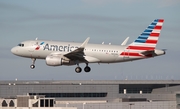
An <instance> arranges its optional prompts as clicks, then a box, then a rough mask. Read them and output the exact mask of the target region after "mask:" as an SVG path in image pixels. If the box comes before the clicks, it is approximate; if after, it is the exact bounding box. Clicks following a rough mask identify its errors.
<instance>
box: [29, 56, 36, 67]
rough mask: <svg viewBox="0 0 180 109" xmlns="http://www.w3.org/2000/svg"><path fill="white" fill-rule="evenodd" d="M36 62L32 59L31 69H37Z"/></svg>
mask: <svg viewBox="0 0 180 109" xmlns="http://www.w3.org/2000/svg"><path fill="white" fill-rule="evenodd" d="M35 61H36V58H32V65H30V68H31V69H34V68H35V65H34V64H35Z"/></svg>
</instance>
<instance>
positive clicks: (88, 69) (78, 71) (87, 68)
mask: <svg viewBox="0 0 180 109" xmlns="http://www.w3.org/2000/svg"><path fill="white" fill-rule="evenodd" d="M77 65H78V66H77V67H76V68H75V71H76V73H81V71H82V69H81V67H79V64H77ZM84 71H85V72H90V71H91V68H90V67H89V66H88V63H86V67H85V68H84Z"/></svg>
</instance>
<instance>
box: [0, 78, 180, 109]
mask: <svg viewBox="0 0 180 109" xmlns="http://www.w3.org/2000/svg"><path fill="white" fill-rule="evenodd" d="M23 108H24V109H33V108H34V109H38V108H43V109H45V108H47V109H51V108H58V109H180V81H179V80H81V81H79V80H76V81H74V80H70V81H68V80H59V81H58V80H56V81H54V80H46V81H34V80H33V81H19V80H16V81H0V109H23Z"/></svg>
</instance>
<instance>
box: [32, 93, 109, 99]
mask: <svg viewBox="0 0 180 109" xmlns="http://www.w3.org/2000/svg"><path fill="white" fill-rule="evenodd" d="M29 95H45V97H47V98H48V97H50V98H51V97H106V96H107V93H29Z"/></svg>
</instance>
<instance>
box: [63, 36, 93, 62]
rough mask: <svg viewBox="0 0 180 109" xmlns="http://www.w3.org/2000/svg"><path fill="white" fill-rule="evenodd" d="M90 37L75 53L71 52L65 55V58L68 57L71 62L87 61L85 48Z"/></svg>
mask: <svg viewBox="0 0 180 109" xmlns="http://www.w3.org/2000/svg"><path fill="white" fill-rule="evenodd" d="M89 39H90V38H89V37H88V38H87V39H86V40H85V41H84V42H83V43H82V44H81V46H80V47H79V48H77V49H75V50H74V51H71V52H69V53H67V54H64V56H65V57H67V58H68V59H70V60H79V61H86V60H85V59H84V48H85V46H86V45H87V43H88V41H89Z"/></svg>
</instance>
